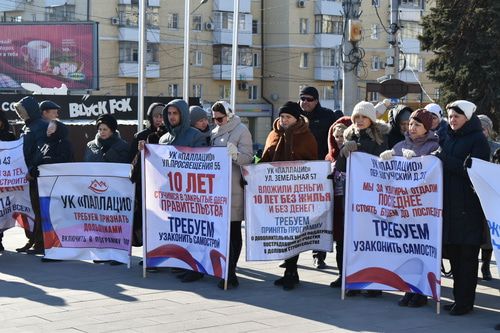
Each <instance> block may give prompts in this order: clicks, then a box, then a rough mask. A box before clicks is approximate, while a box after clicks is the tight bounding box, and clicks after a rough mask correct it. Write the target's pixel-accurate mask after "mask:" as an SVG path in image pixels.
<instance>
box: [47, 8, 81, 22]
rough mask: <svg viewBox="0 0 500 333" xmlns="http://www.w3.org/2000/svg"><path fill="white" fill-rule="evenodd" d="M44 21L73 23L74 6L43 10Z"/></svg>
mask: <svg viewBox="0 0 500 333" xmlns="http://www.w3.org/2000/svg"><path fill="white" fill-rule="evenodd" d="M45 20H46V21H74V20H75V6H74V5H62V6H53V7H46V8H45Z"/></svg>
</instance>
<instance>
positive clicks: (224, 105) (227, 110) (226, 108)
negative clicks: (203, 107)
mask: <svg viewBox="0 0 500 333" xmlns="http://www.w3.org/2000/svg"><path fill="white" fill-rule="evenodd" d="M212 111H217V112H220V113H224V114H226V115H227V118H228V119H231V118H233V116H234V112H233V109H232V108H231V105H230V104H229V103H228V102H226V101H222V100H221V101H217V102H215V103H214V105H212Z"/></svg>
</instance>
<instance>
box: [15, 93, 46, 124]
mask: <svg viewBox="0 0 500 333" xmlns="http://www.w3.org/2000/svg"><path fill="white" fill-rule="evenodd" d="M14 108H15V110H16V113H17V115H18V116H19V118H21V119H22V120H23V121H24V122H26V121H27V120H30V121H34V120H37V119H40V118H41V117H42V114H41V112H40V108H39V107H38V102H37V101H36V99H35V98H33V97H32V96H26V97H24V98H23V99H21V100H20V101H19V102H17V103H15V104H14Z"/></svg>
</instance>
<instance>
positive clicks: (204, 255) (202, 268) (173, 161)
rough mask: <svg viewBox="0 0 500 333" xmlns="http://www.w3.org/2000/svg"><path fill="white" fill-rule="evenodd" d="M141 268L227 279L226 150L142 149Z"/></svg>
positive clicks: (228, 202)
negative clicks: (166, 268)
mask: <svg viewBox="0 0 500 333" xmlns="http://www.w3.org/2000/svg"><path fill="white" fill-rule="evenodd" d="M143 154H144V163H143V168H144V171H143V182H142V184H143V188H144V193H145V214H144V223H143V233H144V252H145V254H144V265H146V266H147V267H180V268H185V269H190V270H193V271H196V272H201V273H205V274H209V275H213V276H216V277H219V278H227V258H228V254H229V253H228V251H229V243H228V239H229V237H228V236H229V221H230V217H231V212H230V207H231V159H230V157H229V154H228V151H227V149H226V148H225V147H211V148H206V147H205V148H190V147H174V146H169V145H150V144H148V145H146V148H145V149H144V152H143Z"/></svg>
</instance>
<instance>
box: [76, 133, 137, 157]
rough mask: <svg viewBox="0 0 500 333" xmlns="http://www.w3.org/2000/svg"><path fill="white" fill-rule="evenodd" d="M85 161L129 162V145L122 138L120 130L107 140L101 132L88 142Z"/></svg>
mask: <svg viewBox="0 0 500 333" xmlns="http://www.w3.org/2000/svg"><path fill="white" fill-rule="evenodd" d="M83 160H84V161H85V162H110V163H129V146H128V144H127V142H125V141H124V140H122V138H121V137H120V133H119V132H114V133H113V135H112V136H111V137H109V138H108V139H106V140H103V139H101V137H100V136H99V133H97V134H96V136H95V139H94V140H92V141H89V142H88V143H87V149H86V151H85V156H84V158H83Z"/></svg>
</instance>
